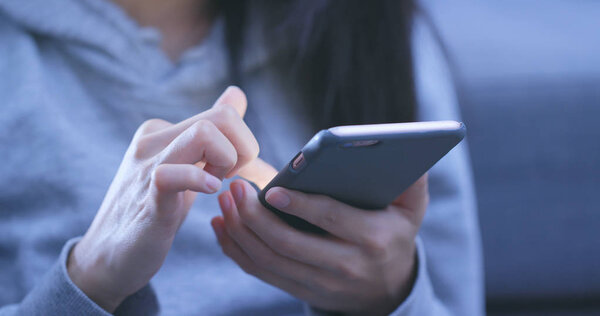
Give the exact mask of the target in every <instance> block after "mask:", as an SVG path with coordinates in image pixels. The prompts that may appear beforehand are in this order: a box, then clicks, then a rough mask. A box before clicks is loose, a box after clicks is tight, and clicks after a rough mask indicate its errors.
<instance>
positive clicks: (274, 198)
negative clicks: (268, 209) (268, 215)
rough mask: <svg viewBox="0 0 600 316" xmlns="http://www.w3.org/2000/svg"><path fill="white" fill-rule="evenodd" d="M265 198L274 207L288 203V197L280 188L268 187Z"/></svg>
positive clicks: (282, 206) (283, 206)
mask: <svg viewBox="0 0 600 316" xmlns="http://www.w3.org/2000/svg"><path fill="white" fill-rule="evenodd" d="M265 198H266V200H267V202H269V204H271V205H272V206H274V207H275V208H279V209H281V208H285V207H287V206H288V205H290V197H289V196H288V195H287V194H286V193H284V192H282V190H276V188H273V189H270V190H269V191H268V192H267V195H266V196H265Z"/></svg>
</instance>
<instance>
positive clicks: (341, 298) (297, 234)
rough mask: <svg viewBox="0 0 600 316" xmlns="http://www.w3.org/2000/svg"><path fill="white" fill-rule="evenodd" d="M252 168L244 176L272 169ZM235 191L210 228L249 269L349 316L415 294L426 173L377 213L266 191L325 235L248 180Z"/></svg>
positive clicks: (392, 305) (389, 307)
mask: <svg viewBox="0 0 600 316" xmlns="http://www.w3.org/2000/svg"><path fill="white" fill-rule="evenodd" d="M253 165H254V166H253ZM254 167H255V164H254V163H253V164H251V165H248V166H247V167H246V168H244V169H243V170H242V171H243V172H242V173H245V174H247V175H250V176H256V175H257V174H262V178H268V177H266V176H265V174H266V172H269V173H270V174H271V175H270V177H272V176H273V175H274V173H275V171H274V170H270V171H269V170H268V169H269V168H267V167H265V166H264V163H262V164H261V165H260V166H259V167H260V168H254ZM248 169H250V170H248ZM252 169H254V170H258V169H260V170H261V172H255V171H253V170H252ZM271 169H272V168H271ZM265 183H266V182H265V181H264V179H263V181H262V182H261V184H262V185H264V184H265ZM230 190H231V191H227V192H224V193H222V194H221V195H220V196H219V203H220V206H221V209H222V212H223V217H215V218H214V219H213V220H212V226H213V229H214V230H215V233H216V235H217V238H218V240H219V243H220V245H221V247H222V249H223V252H224V253H225V254H226V255H227V256H229V257H230V258H231V259H233V260H234V261H235V262H236V263H237V264H238V265H239V266H240V267H241V268H242V269H243V270H244V271H246V272H247V273H249V274H252V275H254V276H256V277H258V278H259V279H261V280H263V281H265V282H267V283H270V284H272V285H274V286H276V287H278V288H280V289H282V290H284V291H286V292H288V293H290V294H292V295H294V296H296V297H297V298H299V299H301V300H303V301H305V302H307V303H308V304H310V305H311V306H313V307H316V308H320V309H322V310H327V311H335V312H343V313H348V314H357V315H359V314H368V315H378V314H381V315H384V314H388V313H390V312H392V311H393V310H395V309H396V308H397V307H398V306H399V305H400V304H401V303H402V302H403V301H404V299H405V298H406V297H407V296H408V294H409V293H410V290H411V289H412V285H413V282H414V279H415V275H416V267H417V264H416V246H415V236H416V234H417V231H418V230H419V227H420V225H421V221H422V219H423V216H424V214H425V209H426V207H427V204H428V198H429V197H428V189H427V176H423V177H422V178H421V179H419V180H418V181H417V182H416V183H415V184H413V185H412V186H411V187H410V188H409V189H407V190H406V191H405V192H404V193H403V194H402V195H400V196H399V197H398V198H397V199H396V200H395V201H394V202H393V203H392V204H391V205H390V206H389V207H387V208H386V209H384V210H380V211H365V210H360V209H356V208H354V207H351V206H348V205H346V204H343V203H341V202H338V201H336V200H334V199H331V198H329V197H326V196H320V195H311V194H304V193H301V192H298V191H291V190H286V189H284V188H281V187H275V188H271V189H270V190H269V191H268V192H267V194H266V200H267V201H268V202H269V203H270V204H271V205H273V206H274V207H276V208H278V209H280V210H281V211H283V212H286V213H289V214H292V215H296V216H299V217H301V218H303V219H305V220H306V221H308V222H310V223H312V224H315V225H317V226H319V227H321V228H322V229H324V230H326V231H327V232H329V233H330V235H328V236H318V235H314V234H310V233H305V232H301V231H298V230H296V229H293V228H291V227H290V226H288V225H286V224H285V223H284V222H283V221H281V220H280V219H279V218H278V217H276V216H275V215H274V214H273V213H271V212H270V211H269V210H267V209H266V208H264V207H263V206H262V204H261V203H260V202H259V201H258V199H257V194H256V191H255V190H254V189H253V188H252V186H250V185H249V184H248V183H247V182H245V181H243V180H236V181H234V182H233V183H232V184H231V187H230Z"/></svg>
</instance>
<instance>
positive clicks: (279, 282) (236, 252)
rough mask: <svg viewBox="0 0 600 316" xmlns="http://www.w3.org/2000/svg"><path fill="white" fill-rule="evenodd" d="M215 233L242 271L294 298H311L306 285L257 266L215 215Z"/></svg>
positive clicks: (222, 247)
mask: <svg viewBox="0 0 600 316" xmlns="http://www.w3.org/2000/svg"><path fill="white" fill-rule="evenodd" d="M211 225H212V227H213V230H214V231H215V235H217V240H218V242H219V245H220V246H221V249H222V250H223V253H225V255H227V256H228V257H229V258H231V259H232V260H233V261H234V262H235V263H236V264H237V265H238V266H240V268H242V270H244V272H246V273H248V274H250V275H253V276H255V277H257V278H259V279H261V280H263V281H264V282H267V283H269V284H271V285H273V286H275V287H278V288H280V289H282V290H283V291H286V292H288V293H290V294H291V295H293V296H295V297H296V298H298V299H300V300H303V301H309V300H311V299H312V293H311V291H309V290H308V289H307V288H306V287H304V286H302V285H301V284H300V283H298V282H295V281H293V280H290V279H286V278H284V277H281V276H279V275H277V274H275V273H271V272H269V271H267V270H265V269H262V268H260V267H259V266H257V265H256V263H254V261H252V259H251V258H250V257H249V256H248V255H247V254H246V253H245V252H244V250H242V248H241V247H240V246H239V245H238V244H237V243H236V242H235V241H234V239H233V238H231V237H230V236H229V235H228V234H227V231H226V229H225V223H224V219H223V218H221V217H215V218H213V220H212V221H211Z"/></svg>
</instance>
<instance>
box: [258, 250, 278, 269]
mask: <svg viewBox="0 0 600 316" xmlns="http://www.w3.org/2000/svg"><path fill="white" fill-rule="evenodd" d="M275 261H276V260H275V258H274V257H273V256H272V255H269V254H264V253H261V254H259V255H257V256H256V258H254V262H255V263H256V264H257V265H258V266H259V267H262V268H263V269H265V270H273V269H274V268H275V267H277V263H276V262H275Z"/></svg>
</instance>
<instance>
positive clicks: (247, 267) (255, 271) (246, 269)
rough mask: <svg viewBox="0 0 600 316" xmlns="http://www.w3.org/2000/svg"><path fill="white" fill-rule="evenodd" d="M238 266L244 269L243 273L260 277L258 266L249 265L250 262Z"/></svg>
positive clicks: (240, 263)
mask: <svg viewBox="0 0 600 316" xmlns="http://www.w3.org/2000/svg"><path fill="white" fill-rule="evenodd" d="M238 265H239V266H240V268H242V271H244V272H246V274H250V275H254V276H257V275H258V267H256V265H254V264H251V263H248V262H239V263H238Z"/></svg>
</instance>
